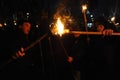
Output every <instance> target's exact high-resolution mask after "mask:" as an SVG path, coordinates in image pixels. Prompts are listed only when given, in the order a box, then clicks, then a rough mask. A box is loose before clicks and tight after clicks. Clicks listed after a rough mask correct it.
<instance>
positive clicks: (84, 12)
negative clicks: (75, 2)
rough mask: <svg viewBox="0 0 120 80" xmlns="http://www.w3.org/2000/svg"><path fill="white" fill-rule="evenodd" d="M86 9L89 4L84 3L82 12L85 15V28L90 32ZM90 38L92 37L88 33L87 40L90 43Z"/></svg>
mask: <svg viewBox="0 0 120 80" xmlns="http://www.w3.org/2000/svg"><path fill="white" fill-rule="evenodd" d="M86 11H87V5H86V4H84V5H82V13H83V17H84V24H85V30H86V32H88V27H87V17H86ZM89 40H90V39H89V37H88V35H87V42H88V43H89Z"/></svg>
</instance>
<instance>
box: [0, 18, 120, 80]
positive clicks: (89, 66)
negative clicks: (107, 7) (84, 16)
mask: <svg viewBox="0 0 120 80" xmlns="http://www.w3.org/2000/svg"><path fill="white" fill-rule="evenodd" d="M32 30H33V29H32V22H30V21H28V20H21V21H19V23H18V26H17V28H16V29H15V30H14V31H8V32H4V31H3V32H2V31H1V33H2V35H1V36H2V39H1V46H0V49H1V50H0V51H1V52H0V64H1V65H0V73H2V75H5V76H6V77H7V76H10V75H11V76H10V78H11V79H13V77H14V76H16V77H18V78H21V79H25V78H27V79H34V80H38V79H41V80H91V79H92V80H101V79H105V80H108V79H115V78H117V77H119V76H117V74H116V72H119V46H120V42H119V41H120V40H119V39H120V37H119V36H112V33H113V32H117V30H116V28H115V26H114V25H113V24H110V23H109V22H107V21H106V20H105V19H104V17H99V18H98V19H96V20H95V22H94V26H93V27H92V29H91V31H98V32H102V33H103V34H102V35H74V34H66V35H63V36H62V38H59V37H56V36H54V35H52V34H51V33H49V34H48V36H46V37H45V38H44V40H42V41H40V42H39V43H38V44H37V45H35V46H33V47H32V48H31V49H29V50H27V51H25V48H26V47H28V46H29V45H30V44H31V43H33V42H34V41H35V40H37V39H38V38H39V37H41V34H40V32H39V31H38V33H36V34H35V33H34V32H33V31H32ZM48 31H49V30H48ZM42 32H44V31H42ZM3 33H4V36H3ZM88 37H89V41H87V40H88V39H87V38H88ZM9 59H10V61H9ZM6 61H7V62H6ZM8 61H9V62H8Z"/></svg>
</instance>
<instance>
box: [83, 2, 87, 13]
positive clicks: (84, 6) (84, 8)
mask: <svg viewBox="0 0 120 80" xmlns="http://www.w3.org/2000/svg"><path fill="white" fill-rule="evenodd" d="M86 10H87V5H86V4H84V5H82V12H84V11H86Z"/></svg>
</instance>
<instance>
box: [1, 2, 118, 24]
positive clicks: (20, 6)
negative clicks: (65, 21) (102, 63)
mask: <svg viewBox="0 0 120 80" xmlns="http://www.w3.org/2000/svg"><path fill="white" fill-rule="evenodd" d="M64 2H65V3H64ZM83 2H87V3H88V7H89V10H90V12H91V13H93V14H94V15H95V16H99V15H104V16H105V17H107V18H109V17H111V16H113V15H115V16H117V17H118V18H119V17H120V14H119V13H120V10H119V7H120V5H119V3H120V1H119V0H0V21H2V22H3V21H5V20H8V19H12V18H13V14H14V15H17V17H18V18H20V17H23V16H24V14H26V13H28V12H29V13H30V16H32V19H33V18H34V19H35V20H38V18H40V17H41V16H43V15H45V13H44V12H46V13H47V14H48V16H50V17H51V16H52V15H54V13H55V12H56V9H57V8H59V7H60V3H64V4H65V6H67V9H68V10H70V12H71V13H73V14H72V15H73V16H79V15H80V14H81V10H80V8H81V5H82V3H83Z"/></svg>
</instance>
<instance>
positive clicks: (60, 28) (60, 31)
mask: <svg viewBox="0 0 120 80" xmlns="http://www.w3.org/2000/svg"><path fill="white" fill-rule="evenodd" d="M56 26H57V34H59V35H60V36H62V34H63V33H64V24H63V23H62V21H61V20H60V18H58V19H57V23H56Z"/></svg>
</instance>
